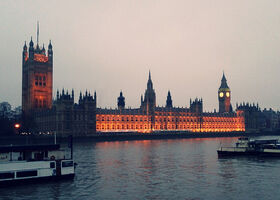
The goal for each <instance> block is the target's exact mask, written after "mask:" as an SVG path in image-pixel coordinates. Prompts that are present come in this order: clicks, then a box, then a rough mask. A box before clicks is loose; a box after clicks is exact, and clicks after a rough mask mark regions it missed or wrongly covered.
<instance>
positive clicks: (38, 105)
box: [22, 29, 245, 136]
mask: <svg viewBox="0 0 280 200" xmlns="http://www.w3.org/2000/svg"><path fill="white" fill-rule="evenodd" d="M38 30H39V29H38ZM38 38H39V31H38V32H37V44H36V47H34V43H33V41H32V38H31V41H30V43H29V48H27V46H26V44H25V45H24V47H23V56H22V111H23V114H24V116H31V118H32V120H34V122H35V124H36V126H34V127H32V130H31V131H34V132H52V133H56V134H57V135H60V136H67V135H74V136H88V135H92V134H95V133H96V132H98V133H101V134H102V133H103V132H152V131H190V132H237V131H245V119H244V111H243V110H242V109H239V110H237V111H236V112H233V110H232V106H231V101H230V99H231V91H230V89H229V87H228V85H227V81H226V78H225V75H224V74H223V77H222V81H221V86H220V88H219V90H218V100H219V112H218V113H216V112H214V113H204V112H203V100H202V99H198V98H196V99H195V100H193V101H192V100H190V106H189V107H182V108H179V107H174V106H173V101H172V97H171V92H170V91H168V93H167V99H166V106H165V107H159V106H157V105H156V92H155V90H154V88H153V82H152V78H151V73H150V72H149V78H148V82H147V88H146V90H145V94H144V97H143V96H141V103H140V107H139V108H134V109H131V108H126V107H125V97H124V95H123V93H122V91H121V92H120V96H119V97H118V98H117V109H103V108H97V107H96V103H97V98H96V93H94V96H93V95H91V94H90V93H88V92H86V93H85V94H84V95H82V94H81V93H80V97H79V101H78V103H75V102H74V91H73V90H72V92H71V94H70V93H68V91H66V92H65V91H64V89H63V90H62V92H61V93H60V92H57V95H56V99H54V100H53V98H52V94H53V49H52V44H51V42H49V45H48V51H47V54H46V50H45V47H44V45H43V46H42V47H40V46H39V40H38ZM27 119H28V118H27Z"/></svg>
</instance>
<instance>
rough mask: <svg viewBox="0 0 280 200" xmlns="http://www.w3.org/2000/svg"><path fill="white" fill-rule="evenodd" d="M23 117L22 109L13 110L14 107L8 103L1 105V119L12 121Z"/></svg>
mask: <svg viewBox="0 0 280 200" xmlns="http://www.w3.org/2000/svg"><path fill="white" fill-rule="evenodd" d="M20 115H21V107H16V108H15V109H12V106H11V105H10V104H9V103H8V102H2V103H0V117H1V118H7V119H10V120H17V119H19V118H20Z"/></svg>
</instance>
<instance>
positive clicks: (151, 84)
mask: <svg viewBox="0 0 280 200" xmlns="http://www.w3.org/2000/svg"><path fill="white" fill-rule="evenodd" d="M147 89H153V82H152V78H151V71H150V70H149V79H148V83H147Z"/></svg>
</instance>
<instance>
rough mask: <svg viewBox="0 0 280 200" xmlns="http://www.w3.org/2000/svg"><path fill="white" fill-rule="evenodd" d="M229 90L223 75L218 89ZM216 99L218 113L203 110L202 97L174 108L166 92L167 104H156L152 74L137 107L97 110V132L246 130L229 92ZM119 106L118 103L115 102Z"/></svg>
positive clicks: (242, 116)
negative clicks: (187, 106)
mask: <svg viewBox="0 0 280 200" xmlns="http://www.w3.org/2000/svg"><path fill="white" fill-rule="evenodd" d="M222 91H223V92H230V90H229V87H228V86H227V84H226V79H225V76H224V75H223V78H222V84H221V87H220V89H219V92H222ZM225 95H226V97H227V98H226V99H219V103H220V107H221V109H220V112H219V113H216V112H214V113H203V101H202V99H195V100H194V101H192V100H190V107H189V108H175V107H173V106H172V98H171V94H170V91H168V95H167V100H166V107H157V106H156V94H155V91H154V89H153V83H152V80H151V74H150V73H149V79H148V83H147V89H146V91H145V96H144V99H143V98H142V97H141V106H140V108H137V109H125V108H124V105H125V104H124V97H123V94H122V93H121V94H120V97H119V98H118V99H120V98H121V99H122V101H123V104H122V107H121V108H120V106H118V109H115V110H113V109H101V108H98V109H97V111H96V131H97V132H144V133H145V132H147V133H149V132H152V131H190V132H237V131H245V121H244V115H243V111H241V110H239V111H237V112H232V108H231V104H230V95H228V94H226V93H225ZM118 105H119V103H118Z"/></svg>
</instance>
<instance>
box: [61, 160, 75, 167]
mask: <svg viewBox="0 0 280 200" xmlns="http://www.w3.org/2000/svg"><path fill="white" fill-rule="evenodd" d="M72 166H73V161H65V162H62V167H72Z"/></svg>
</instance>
